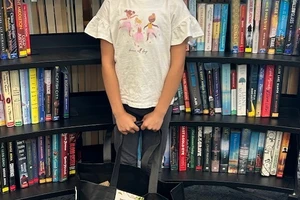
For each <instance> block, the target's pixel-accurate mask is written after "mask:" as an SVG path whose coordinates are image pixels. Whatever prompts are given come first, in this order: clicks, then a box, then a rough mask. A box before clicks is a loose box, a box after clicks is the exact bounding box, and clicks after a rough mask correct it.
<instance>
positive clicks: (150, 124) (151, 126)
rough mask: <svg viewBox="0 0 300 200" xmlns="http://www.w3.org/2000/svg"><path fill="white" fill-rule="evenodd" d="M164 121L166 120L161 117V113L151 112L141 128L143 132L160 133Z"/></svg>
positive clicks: (146, 116) (144, 119) (145, 117)
mask: <svg viewBox="0 0 300 200" xmlns="http://www.w3.org/2000/svg"><path fill="white" fill-rule="evenodd" d="M163 119H164V116H163V115H161V114H160V113H158V112H155V111H153V112H151V113H149V114H147V115H145V116H144V118H143V120H142V121H143V124H142V126H141V129H142V130H145V129H147V130H152V131H158V130H159V129H160V128H161V126H162V123H163Z"/></svg>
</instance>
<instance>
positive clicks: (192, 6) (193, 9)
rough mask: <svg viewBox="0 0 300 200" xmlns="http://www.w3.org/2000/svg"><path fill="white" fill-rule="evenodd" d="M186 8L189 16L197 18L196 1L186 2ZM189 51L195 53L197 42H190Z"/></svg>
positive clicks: (189, 0)
mask: <svg viewBox="0 0 300 200" xmlns="http://www.w3.org/2000/svg"><path fill="white" fill-rule="evenodd" d="M188 8H189V11H190V13H191V15H192V16H193V17H194V18H196V17H197V2H196V0H188ZM189 45H190V51H197V40H194V39H192V40H190V42H189Z"/></svg>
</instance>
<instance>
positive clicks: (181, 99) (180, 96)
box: [177, 81, 185, 111]
mask: <svg viewBox="0 0 300 200" xmlns="http://www.w3.org/2000/svg"><path fill="white" fill-rule="evenodd" d="M177 95H178V100H179V109H180V111H184V110H185V105H184V97H183V86H182V81H181V82H180V84H179V87H178V91H177Z"/></svg>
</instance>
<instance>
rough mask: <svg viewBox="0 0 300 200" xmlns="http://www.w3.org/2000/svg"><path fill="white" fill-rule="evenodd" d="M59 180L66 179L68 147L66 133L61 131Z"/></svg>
mask: <svg viewBox="0 0 300 200" xmlns="http://www.w3.org/2000/svg"><path fill="white" fill-rule="evenodd" d="M60 147H61V148H60V178H59V181H60V182H64V181H66V180H67V179H68V174H69V173H68V172H69V169H68V148H69V139H68V134H67V133H62V134H61V138H60Z"/></svg>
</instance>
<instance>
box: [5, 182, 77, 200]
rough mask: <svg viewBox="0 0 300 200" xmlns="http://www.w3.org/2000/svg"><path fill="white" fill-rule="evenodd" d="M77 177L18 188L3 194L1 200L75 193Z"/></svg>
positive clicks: (20, 199)
mask: <svg viewBox="0 0 300 200" xmlns="http://www.w3.org/2000/svg"><path fill="white" fill-rule="evenodd" d="M76 180H77V179H76V178H75V177H71V178H70V179H69V180H67V181H66V182H62V183H45V184H37V185H34V186H30V187H29V188H25V189H17V190H16V191H14V192H11V193H6V194H1V195H0V199H1V200H23V199H31V200H37V199H48V198H51V197H57V196H62V195H68V194H74V193H75V185H76Z"/></svg>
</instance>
